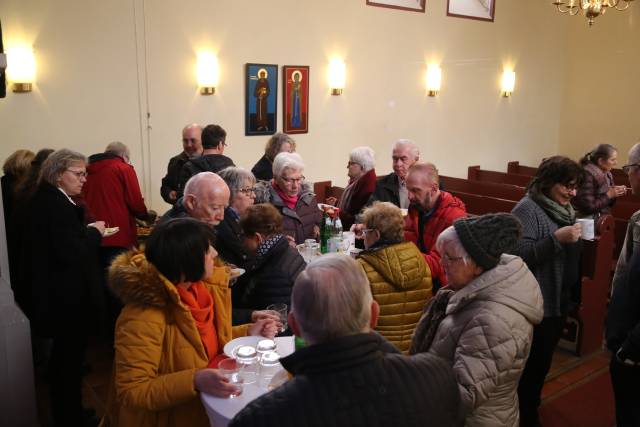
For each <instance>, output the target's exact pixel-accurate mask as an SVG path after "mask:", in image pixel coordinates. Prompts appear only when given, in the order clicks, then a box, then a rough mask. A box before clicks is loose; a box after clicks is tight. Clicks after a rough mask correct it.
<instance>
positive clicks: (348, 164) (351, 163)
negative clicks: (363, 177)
mask: <svg viewBox="0 0 640 427" xmlns="http://www.w3.org/2000/svg"><path fill="white" fill-rule="evenodd" d="M351 165H358V166H360V163H356V162H352V161H348V162H347V167H349V166H351Z"/></svg>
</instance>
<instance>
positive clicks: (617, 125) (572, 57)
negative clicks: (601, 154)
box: [559, 4, 640, 166]
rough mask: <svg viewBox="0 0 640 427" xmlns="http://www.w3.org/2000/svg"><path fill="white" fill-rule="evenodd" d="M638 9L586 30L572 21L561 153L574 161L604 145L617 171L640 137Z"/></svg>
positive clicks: (599, 21) (580, 21)
mask: <svg viewBox="0 0 640 427" xmlns="http://www.w3.org/2000/svg"><path fill="white" fill-rule="evenodd" d="M639 6H640V4H634V5H633V7H632V8H631V9H629V10H627V11H625V12H615V11H611V12H608V13H607V14H606V15H605V16H603V17H601V18H598V19H597V21H596V23H595V24H594V25H593V27H591V28H589V27H588V26H587V25H585V23H584V19H577V17H574V18H573V19H572V23H571V24H572V25H571V31H570V33H569V44H570V46H571V49H570V51H569V52H567V53H568V68H567V72H568V73H567V77H566V79H567V80H566V81H567V83H566V87H565V93H564V97H563V113H562V115H561V118H562V120H561V126H560V139H559V149H560V152H562V153H566V154H567V155H570V156H572V157H574V158H578V157H579V156H582V155H584V154H585V153H586V152H587V151H589V150H590V149H591V148H593V147H594V146H595V145H597V144H600V143H603V142H606V143H610V144H613V145H615V146H616V147H617V148H618V150H619V154H620V156H619V166H621V165H622V164H624V163H626V161H627V152H628V151H629V148H631V146H632V145H633V144H634V143H635V142H638V140H639V138H640V117H639V115H638V112H640V84H638V77H639V76H640V46H639V45H638V42H639V41H640V7H639Z"/></svg>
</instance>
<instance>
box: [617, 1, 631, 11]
mask: <svg viewBox="0 0 640 427" xmlns="http://www.w3.org/2000/svg"><path fill="white" fill-rule="evenodd" d="M623 1H624V7H618V5H619V4H620V3H621V2H619V1H617V2H616V3H615V4H614V5H613V7H615V8H616V10H619V11H620V12H622V11H623V10H627V9H628V8H629V6H631V3H630V2H629V1H627V0H623Z"/></svg>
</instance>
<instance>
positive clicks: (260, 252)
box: [256, 234, 284, 258]
mask: <svg viewBox="0 0 640 427" xmlns="http://www.w3.org/2000/svg"><path fill="white" fill-rule="evenodd" d="M283 238H284V235H282V234H275V235H273V236H271V237H269V238H268V239H266V240H265V241H264V242H262V243H260V245H258V249H256V255H257V257H258V258H263V257H264V256H265V255H266V254H267V253H268V252H269V251H270V250H271V248H273V247H274V246H275V245H276V243H278V242H279V241H280V240H281V239H283Z"/></svg>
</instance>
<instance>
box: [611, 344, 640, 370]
mask: <svg viewBox="0 0 640 427" xmlns="http://www.w3.org/2000/svg"><path fill="white" fill-rule="evenodd" d="M621 353H622V348H620V349H618V351H617V352H616V359H617V360H618V362H620V363H622V364H623V365H626V366H640V362H636V361H634V360H631V359H627V358H626V356H623V355H621Z"/></svg>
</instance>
